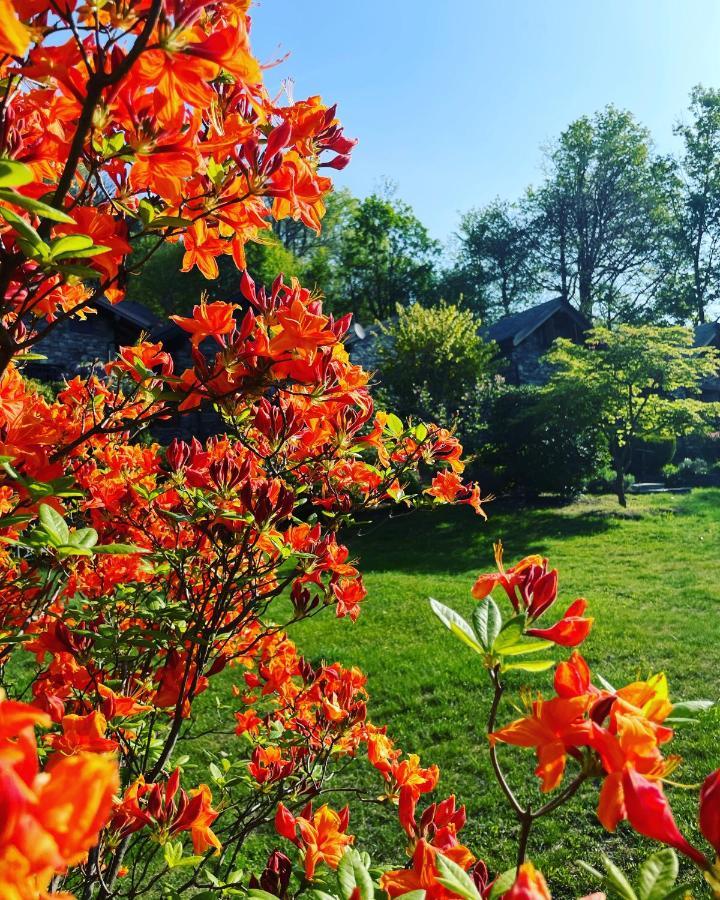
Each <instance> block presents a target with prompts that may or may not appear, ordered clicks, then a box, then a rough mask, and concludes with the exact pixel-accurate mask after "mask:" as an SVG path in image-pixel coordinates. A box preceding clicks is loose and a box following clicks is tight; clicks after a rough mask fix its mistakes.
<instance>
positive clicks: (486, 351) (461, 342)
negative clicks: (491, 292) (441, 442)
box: [377, 303, 496, 451]
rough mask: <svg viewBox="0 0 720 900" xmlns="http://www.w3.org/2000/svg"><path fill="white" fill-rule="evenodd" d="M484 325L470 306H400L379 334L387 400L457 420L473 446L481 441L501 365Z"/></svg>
mask: <svg viewBox="0 0 720 900" xmlns="http://www.w3.org/2000/svg"><path fill="white" fill-rule="evenodd" d="M479 328H480V320H479V319H477V318H476V317H475V316H474V315H473V314H472V313H471V312H470V311H469V310H462V309H459V308H458V307H457V306H453V305H452V304H447V303H440V304H438V305H437V306H433V307H430V308H426V307H423V306H420V305H419V304H418V303H413V304H411V305H410V306H408V307H406V308H402V307H398V308H397V318H396V319H395V320H394V321H393V322H391V323H389V324H386V325H384V326H382V333H381V335H380V336H379V338H378V340H377V361H378V375H379V378H380V382H381V391H380V393H381V396H382V399H383V401H384V402H386V403H387V404H388V406H392V408H393V409H396V410H397V411H398V413H399V414H400V415H404V416H416V417H418V418H422V419H431V420H433V421H436V422H454V423H455V424H456V428H457V431H458V435H459V436H460V438H461V439H462V440H463V443H464V444H465V447H466V450H468V451H472V450H473V449H474V448H475V447H476V446H477V442H478V440H479V437H478V436H479V433H480V430H481V427H482V422H483V419H484V417H485V414H486V412H485V410H486V408H487V402H488V397H489V392H490V389H491V383H492V376H493V373H494V370H495V352H496V351H495V345H494V344H488V343H486V342H485V341H484V340H483V339H482V338H481V337H480V334H479Z"/></svg>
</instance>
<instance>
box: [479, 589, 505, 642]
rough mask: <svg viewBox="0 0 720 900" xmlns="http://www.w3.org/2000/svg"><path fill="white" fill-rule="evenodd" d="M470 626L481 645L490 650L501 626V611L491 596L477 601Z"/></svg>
mask: <svg viewBox="0 0 720 900" xmlns="http://www.w3.org/2000/svg"><path fill="white" fill-rule="evenodd" d="M472 626H473V629H474V631H475V634H476V635H477V639H478V640H479V641H480V643H481V644H482V645H483V647H484V648H485V649H486V650H492V646H493V644H494V643H495V638H496V637H497V636H498V634H500V629H501V628H502V613H501V612H500V610H499V608H498V605H497V603H496V602H495V601H494V600H493V598H492V597H485V599H484V600H480V601H479V603H478V605H477V606H476V607H475V609H474V610H473V614H472Z"/></svg>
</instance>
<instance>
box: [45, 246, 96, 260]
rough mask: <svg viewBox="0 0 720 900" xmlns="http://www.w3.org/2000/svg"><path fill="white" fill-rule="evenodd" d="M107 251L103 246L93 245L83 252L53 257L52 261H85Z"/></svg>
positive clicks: (78, 251)
mask: <svg viewBox="0 0 720 900" xmlns="http://www.w3.org/2000/svg"><path fill="white" fill-rule="evenodd" d="M109 249H110V248H109V247H107V246H106V245H105V244H93V245H92V247H86V248H85V250H75V251H74V252H72V253H70V252H68V253H61V254H60V255H59V256H57V255H55V256H53V259H87V258H88V257H90V256H99V255H100V254H101V253H107V252H108V250H109Z"/></svg>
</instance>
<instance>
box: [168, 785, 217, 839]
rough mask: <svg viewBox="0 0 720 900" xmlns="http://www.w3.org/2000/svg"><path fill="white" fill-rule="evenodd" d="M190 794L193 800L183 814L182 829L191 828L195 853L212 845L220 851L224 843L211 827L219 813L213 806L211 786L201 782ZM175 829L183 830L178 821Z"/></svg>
mask: <svg viewBox="0 0 720 900" xmlns="http://www.w3.org/2000/svg"><path fill="white" fill-rule="evenodd" d="M190 796H191V797H192V800H191V801H190V803H189V804H188V806H187V810H186V813H185V815H184V816H183V819H182V830H187V829H188V828H189V829H190V837H191V838H192V842H193V849H194V850H195V853H198V854H201V853H205V852H206V851H207V850H209V849H210V847H215V849H216V851H217V852H218V853H219V852H220V850H222V844H221V843H220V841H219V839H218V837H217V835H216V834H215V833H214V832H213V830H212V829H211V828H210V826H211V825H212V823H213V822H214V821H215V819H217V817H218V815H219V813H218V811H217V810H216V809H213V808H212V794H211V793H210V788H209V787H208V786H207V785H206V784H201V785H200V786H199V787H197V788H195V790H193V791H190ZM174 830H176V831H179V830H181V829H180V828H179V826H178V823H177V822H176V823H175V826H174Z"/></svg>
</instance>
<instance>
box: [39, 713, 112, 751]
mask: <svg viewBox="0 0 720 900" xmlns="http://www.w3.org/2000/svg"><path fill="white" fill-rule="evenodd" d="M62 728H63V733H62V734H61V735H60V734H52V735H49V736H48V737H46V738H45V740H46V741H47V743H48V744H50V746H51V747H52V748H53V749H55V750H60V751H61V752H62V753H66V754H73V753H78V752H79V751H81V750H90V751H92V752H93V753H107V752H109V751H111V750H117V747H118V743H117V741H113V740H110V739H109V738H106V737H105V732H106V731H107V720H106V719H105V716H104V715H103V714H102V713H101V712H98V711H97V710H94V711H93V712H91V713H89V714H88V715H86V716H72V715H71V716H63V720H62Z"/></svg>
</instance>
